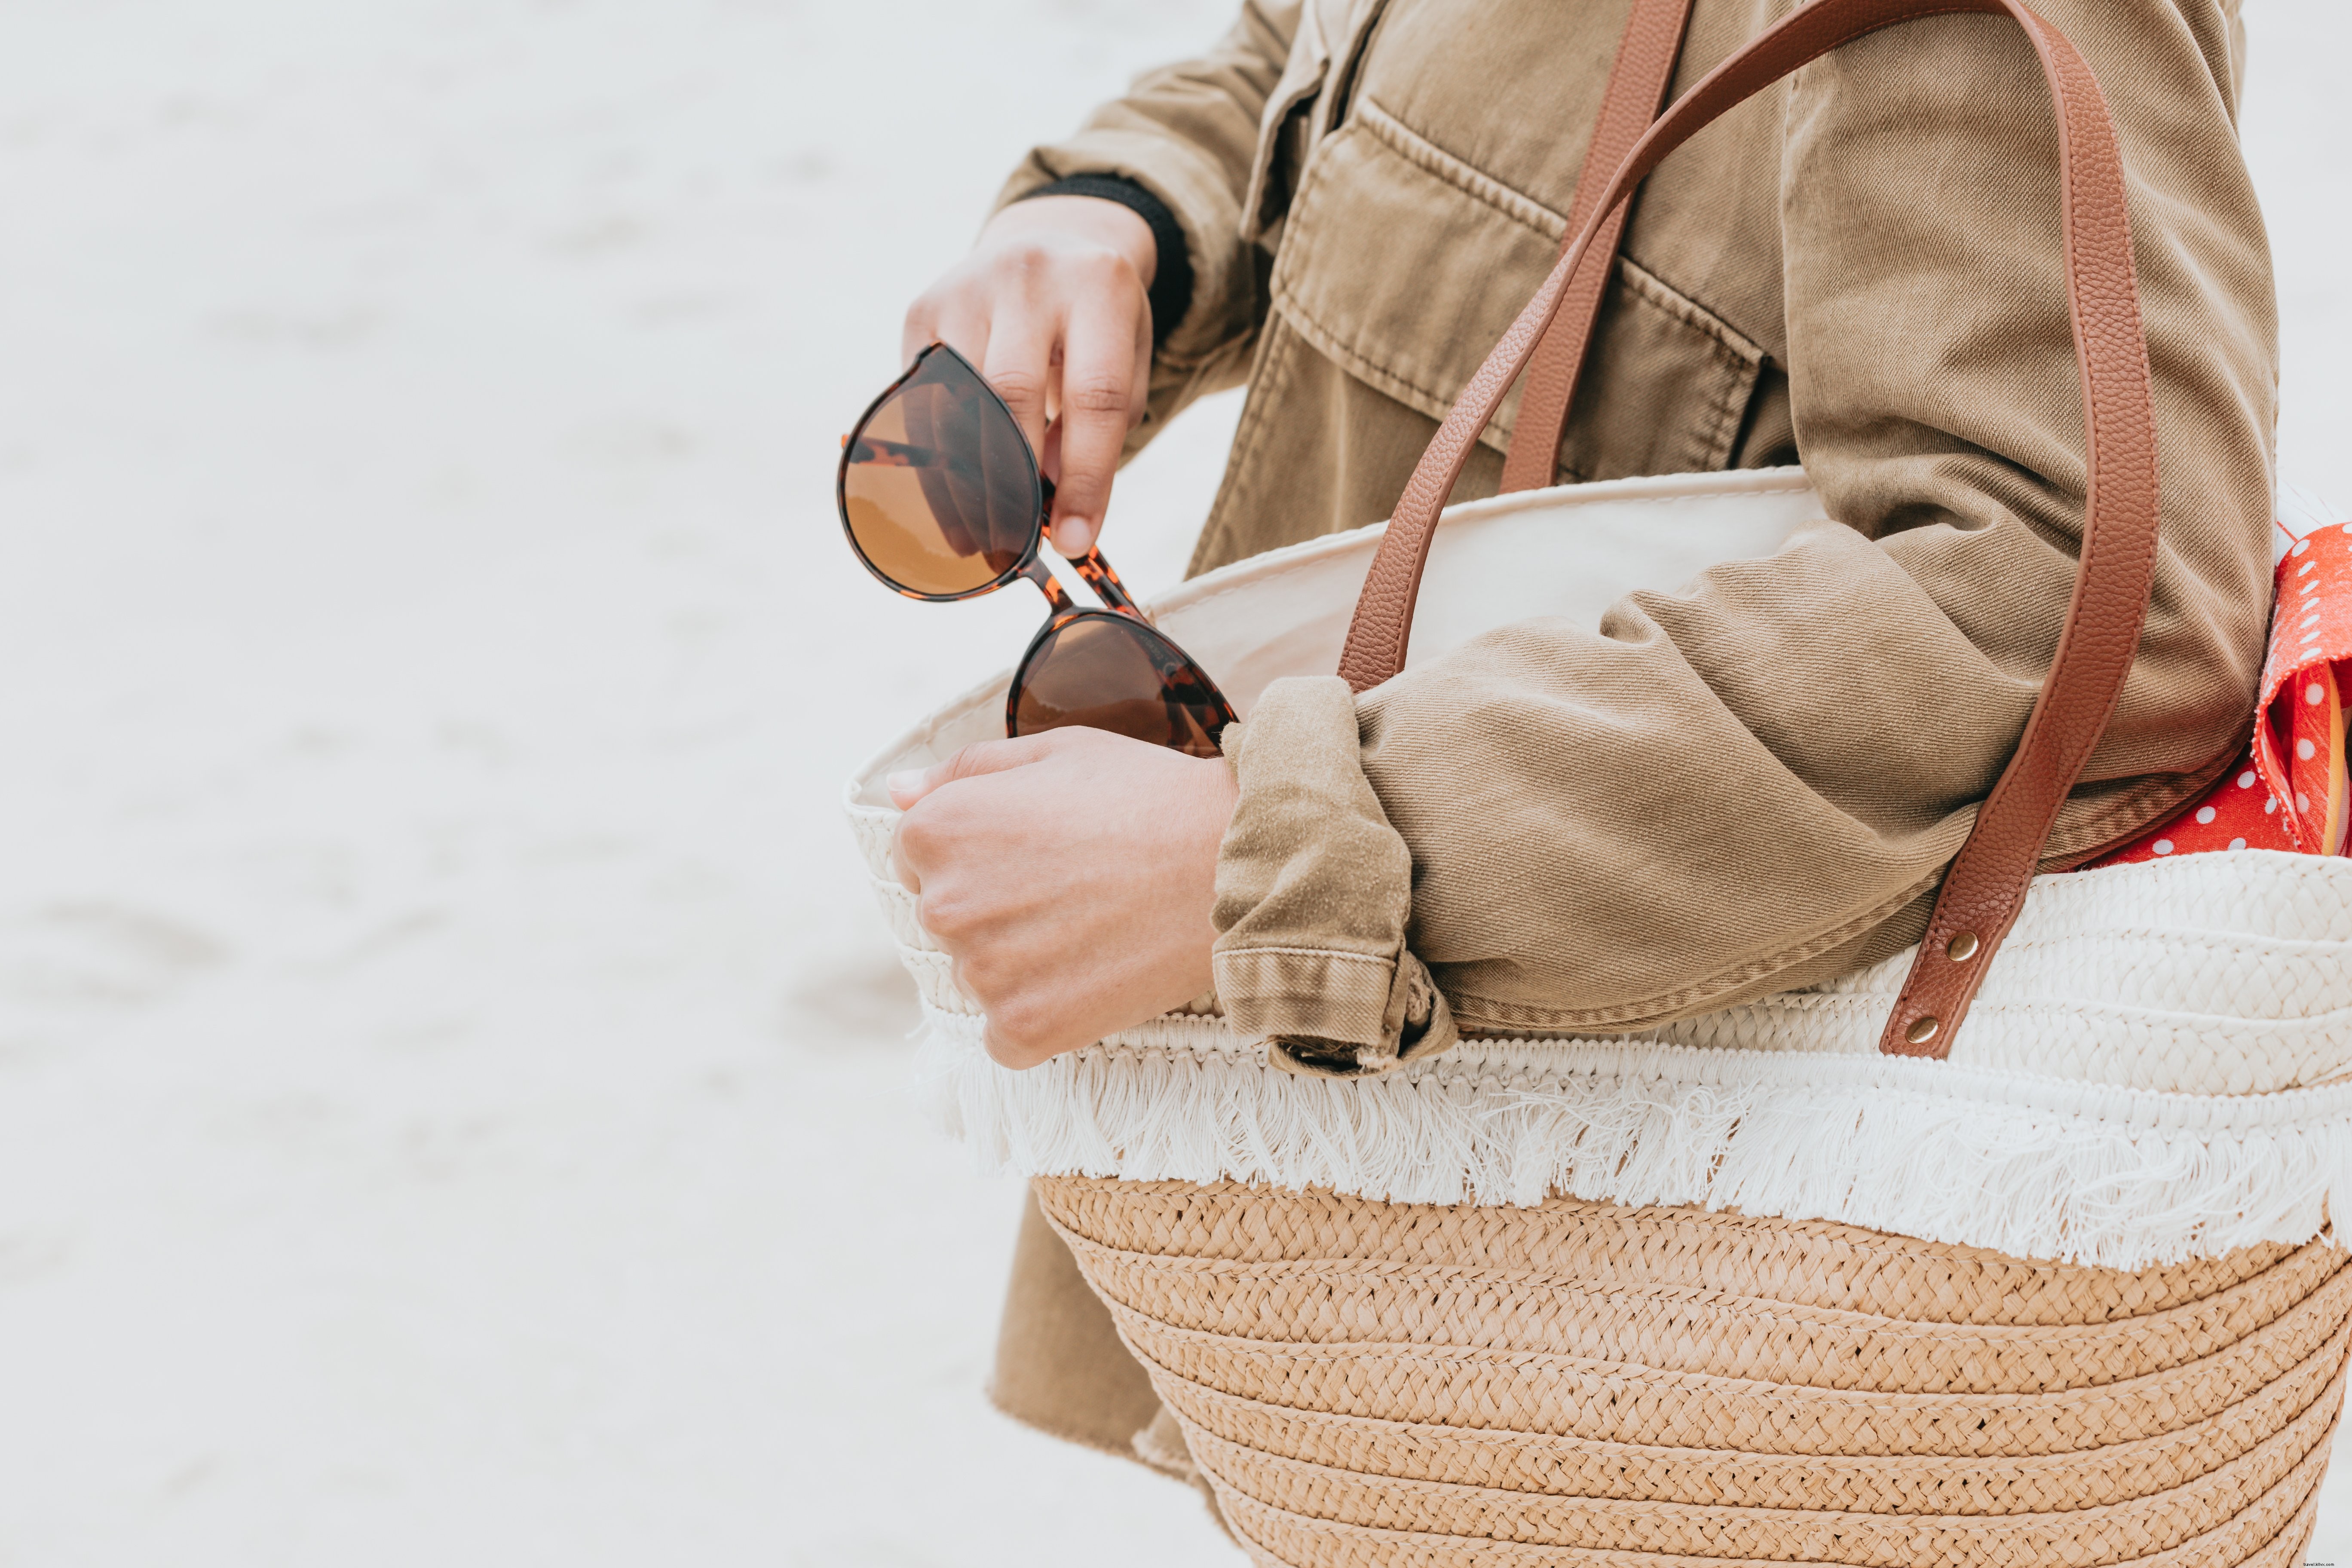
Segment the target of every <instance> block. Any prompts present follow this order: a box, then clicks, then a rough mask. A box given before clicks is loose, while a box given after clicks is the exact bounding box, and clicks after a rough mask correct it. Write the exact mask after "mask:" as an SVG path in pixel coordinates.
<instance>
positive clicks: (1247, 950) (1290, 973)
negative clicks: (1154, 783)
mask: <svg viewBox="0 0 2352 1568" xmlns="http://www.w3.org/2000/svg"><path fill="white" fill-rule="evenodd" d="M1224 750H1225V755H1226V758H1227V760H1228V761H1229V762H1230V763H1231V764H1232V766H1233V770H1234V777H1235V779H1236V780H1237V781H1238V782H1239V784H1240V787H1241V793H1240V798H1239V799H1238V800H1237V801H1236V802H1235V805H1234V816H1233V821H1232V822H1231V824H1230V825H1229V826H1227V827H1226V830H1225V837H1224V842H1223V845H1222V846H1221V847H1220V849H1219V852H1218V857H1217V905H1216V911H1215V916H1214V919H1215V923H1216V927H1217V932H1218V935H1217V943H1216V949H1215V952H1214V956H1213V963H1214V968H1215V973H1216V981H1217V997H1218V1000H1219V1003H1220V1005H1222V1006H1223V1009H1224V1013H1225V1017H1226V1019H1227V1021H1228V1022H1229V1023H1230V1024H1231V1025H1232V1026H1233V1027H1234V1030H1235V1031H1236V1032H1238V1033H1240V1034H1242V1035H1244V1036H1246V1037H1249V1038H1252V1039H1263V1040H1265V1041H1266V1042H1267V1044H1268V1047H1269V1049H1270V1050H1271V1052H1272V1055H1273V1059H1274V1061H1275V1064H1276V1066H1278V1067H1282V1068H1287V1069H1289V1070H1292V1071H1297V1072H1308V1073H1315V1074H1318V1075H1323V1076H1330V1077H1342V1078H1352V1077H1359V1076H1361V1075H1364V1074H1368V1073H1379V1072H1385V1071H1388V1070H1390V1069H1391V1068H1395V1067H1397V1066H1399V1065H1401V1064H1402V1063H1404V1062H1407V1061H1412V1060H1414V1059H1417V1058H1422V1057H1425V1056H1431V1055H1434V1054H1435V1053H1436V1052H1438V1051H1442V1050H1444V1049H1445V1048H1446V1047H1448V1046H1450V1045H1452V1044H1453V1043H1454V1038H1455V1034H1454V1017H1453V1013H1452V1011H1451V1009H1449V1008H1448V1007H1447V1005H1446V1003H1445V998H1444V996H1443V995H1442V994H1440V993H1439V992H1438V989H1437V986H1436V984H1435V983H1434V982H1433V981H1432V979H1431V978H1430V974H1429V971H1428V969H1427V968H1426V967H1425V966H1424V965H1423V963H1422V962H1421V960H1420V959H1418V958H1416V957H1415V956H1414V955H1413V954H1412V952H1410V951H1409V950H1408V949H1407V948H1406V946H1405V925H1406V921H1407V918H1408V916H1409V915H1410V913H1411V910H1412V852H1411V851H1410V850H1408V849H1407V848H1406V847H1405V843H1404V840H1403V839H1402V837H1400V836H1399V835H1398V833H1397V831H1396V829H1395V828H1394V827H1393V826H1391V825H1390V823H1389V819H1388V816H1387V813H1386V812H1384V811H1383V810H1382V809H1381V802H1380V797H1379V796H1378V795H1375V794H1374V793H1373V791H1372V786H1371V784H1370V781H1369V780H1367V779H1366V778H1365V776H1364V770H1363V763H1362V759H1361V756H1360V749H1359V741H1358V733H1357V719H1356V699H1355V694H1354V693H1353V692H1351V691H1349V689H1348V687H1347V684H1346V683H1345V682H1344V681H1341V680H1339V679H1336V678H1334V677H1328V676H1324V677H1312V678H1297V679H1286V680H1277V681H1276V682H1274V683H1273V684H1272V685H1271V686H1269V687H1267V688H1266V689H1265V693H1264V694H1263V695H1262V696H1261V697H1260V698H1259V699H1258V701H1257V705H1256V707H1255V709H1254V710H1252V712H1251V714H1250V717H1249V720H1248V721H1247V722H1246V723H1245V724H1240V725H1234V726H1231V727H1229V728H1228V729H1227V730H1226V731H1225V740H1224Z"/></svg>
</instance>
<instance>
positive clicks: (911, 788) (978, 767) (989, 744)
mask: <svg viewBox="0 0 2352 1568" xmlns="http://www.w3.org/2000/svg"><path fill="white" fill-rule="evenodd" d="M1050 745H1051V742H1050V740H1049V738H1048V737H1047V736H1045V735H1021V736H1017V737H1015V738H1014V739H1013V740H1009V741H977V742H973V743H972V744H971V745H969V746H966V747H965V748H964V749H963V750H962V751H961V752H957V753H956V754H955V755H954V756H952V757H950V758H949V759H948V760H947V761H946V762H944V763H934V764H932V765H931V766H929V767H928V768H908V769H906V770H905V771H904V772H901V773H892V774H891V775H890V776H889V777H888V778H887V779H886V780H885V781H883V782H884V783H885V784H887V787H888V788H889V791H890V804H891V805H895V806H897V807H898V809H899V810H900V811H911V810H913V809H914V806H915V803H916V802H917V801H919V800H920V799H922V798H923V797H924V796H925V795H929V794H930V793H931V792H932V791H933V790H935V789H938V788H939V787H940V785H942V784H953V783H955V782H956V781H957V780H958V779H970V778H978V777H979V776H980V775H981V774H982V773H1003V772H1005V771H1007V770H1008V769H1012V768H1020V767H1026V766H1028V765H1029V764H1030V763H1034V762H1036V761H1038V760H1039V759H1040V758H1042V757H1044V756H1045V752H1047V750H1048V749H1049V748H1050Z"/></svg>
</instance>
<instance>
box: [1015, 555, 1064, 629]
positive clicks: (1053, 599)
mask: <svg viewBox="0 0 2352 1568" xmlns="http://www.w3.org/2000/svg"><path fill="white" fill-rule="evenodd" d="M1021 575H1023V576H1024V577H1026V578H1028V579H1029V581H1031V582H1032V583H1034V584H1037V591H1038V592H1039V593H1041V594H1043V595H1045V606H1046V609H1047V611H1048V613H1049V614H1052V615H1056V616H1062V615H1067V614H1068V613H1069V612H1070V611H1072V610H1075V609H1076V608H1077V607H1078V605H1077V601H1076V600H1075V599H1073V598H1071V597H1070V591H1069V590H1068V589H1067V588H1065V587H1063V586H1062V583H1061V579H1060V578H1058V577H1056V576H1055V575H1054V574H1053V573H1052V572H1050V571H1048V570H1046V567H1045V563H1044V562H1043V561H1041V560H1039V559H1038V558H1037V555H1036V552H1034V551H1032V552H1030V555H1029V559H1028V560H1027V561H1026V562H1024V563H1023V564H1022V567H1021Z"/></svg>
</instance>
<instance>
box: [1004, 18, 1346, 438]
mask: <svg viewBox="0 0 2352 1568" xmlns="http://www.w3.org/2000/svg"><path fill="white" fill-rule="evenodd" d="M1300 4H1301V0H1245V4H1244V5H1243V7H1242V13H1241V16H1240V18H1239V19H1238V20H1236V21H1235V22H1234V25H1233V26H1232V27H1231V28H1230V29H1229V30H1228V31H1227V32H1226V34H1225V36H1224V37H1223V38H1221V39H1219V40H1218V42H1217V43H1216V45H1215V46H1214V47H1212V48H1211V49H1210V50H1209V51H1208V52H1207V53H1206V54H1204V55H1202V56H1201V57H1200V58H1197V59H1192V60H1187V61H1184V62H1183V63H1181V64H1178V65H1172V66H1168V67H1165V68H1161V69H1159V70H1154V71H1150V72H1147V73H1146V74H1144V75H1143V76H1141V77H1139V78H1137V79H1136V80H1135V82H1134V84H1133V85H1132V86H1131V87H1130V88H1129V89H1128V91H1127V94H1126V96H1124V97H1122V98H1117V99H1113V100H1111V101H1110V102H1108V103H1106V104H1104V105H1102V106H1101V107H1100V108H1099V109H1097V110H1095V111H1094V112H1093V113H1092V114H1091V115H1089V116H1087V121H1086V122H1085V124H1083V125H1081V126H1080V127H1079V128H1078V130H1077V132H1076V133H1075V134H1074V135H1072V136H1070V137H1068V138H1067V139H1066V140H1065V141H1061V142H1055V143H1053V144H1051V145H1049V146H1044V147H1038V148H1035V149H1034V150H1032V151H1031V153H1030V154H1029V156H1028V157H1027V158H1026V159H1024V161H1023V162H1022V164H1021V166H1020V167H1019V168H1018V169H1016V170H1014V171H1013V177H1012V178H1011V179H1010V180H1008V181H1007V182H1006V183H1005V186H1004V189H1003V191H1002V192H1001V193H999V195H998V198H997V205H998V206H999V207H1000V208H1001V207H1003V205H1006V204H1008V203H1011V202H1015V201H1018V200H1020V199H1021V198H1022V197H1023V196H1024V195H1029V194H1030V193H1031V192H1033V191H1035V190H1036V189H1037V188H1038V187H1040V186H1042V185H1046V184H1052V183H1053V182H1055V181H1056V180H1061V179H1066V178H1069V177H1071V176H1073V175H1079V174H1116V175H1118V176H1120V177H1122V178H1125V179H1129V180H1132V181H1134V182H1135V183H1136V184H1139V185H1141V186H1143V187H1144V188H1145V189H1146V190H1148V191H1150V193H1151V194H1152V195H1155V196H1157V197H1158V198H1159V199H1160V202H1161V203H1163V204H1164V205H1166V206H1167V208H1168V210H1169V211H1170V212H1171V214H1173V215H1174V216H1175V218H1176V220H1177V222H1178V223H1179V224H1180V225H1181V226H1182V228H1183V231H1184V238H1185V249H1186V253H1187V256H1188V258H1190V260H1191V262H1192V301H1191V305H1190V307H1189V308H1188V309H1187V310H1185V312H1184V316H1183V319H1182V320H1181V321H1178V322H1176V323H1175V324H1174V325H1172V326H1170V325H1168V324H1167V323H1155V328H1156V329H1157V330H1156V331H1155V335H1156V336H1157V337H1158V339H1159V348H1158V351H1157V353H1155V355H1154V358H1153V363H1152V376H1151V394H1150V404H1149V405H1148V408H1147V411H1146V415H1145V418H1144V422H1143V424H1142V426H1139V428H1138V429H1137V430H1136V431H1135V432H1134V434H1133V435H1132V436H1131V437H1129V452H1130V453H1132V452H1133V451H1134V450H1135V449H1136V448H1137V447H1140V446H1141V445H1142V443H1143V442H1145V441H1147V440H1149V439H1150V437H1152V436H1153V435H1155V434H1157V433H1158V431H1159V429H1160V426H1163V425H1165V424H1166V423H1167V421H1168V420H1169V419H1170V418H1171V417H1172V416H1174V415H1175V414H1176V412H1177V411H1178V410H1179V409H1181V407H1183V406H1184V405H1186V404H1187V403H1190V402H1191V401H1192V399H1193V398H1195V397H1198V396H1201V395H1204V394H1206V393H1209V392H1213V391H1216V390H1218V389H1220V388H1222V387H1225V386H1231V385H1234V384H1237V383H1238V382H1239V381H1240V379H1241V377H1242V375H1243V374H1244V371H1245V370H1246V368H1247V365H1248V359H1249V347H1250V344H1251V342H1252V341H1253V340H1254V339H1255V334H1256V331H1257V325H1258V321H1259V320H1260V319H1261V317H1262V314H1263V311H1262V310H1261V308H1260V303H1259V300H1258V297H1257V296H1258V268H1257V264H1256V261H1255V256H1254V253H1255V249H1256V247H1255V245H1254V244H1253V243H1251V242H1250V241H1248V240H1247V239H1246V238H1245V237H1244V226H1243V222H1242V211H1243V203H1244V197H1245V196H1246V195H1247V193H1248V190H1249V186H1250V180H1251V174H1252V172H1253V169H1254V167H1255V159H1256V154H1257V149H1258V145H1259V140H1260V138H1259V126H1260V122H1261V121H1262V120H1263V119H1264V118H1265V112H1266V108H1267V104H1268V102H1269V100H1271V98H1272V95H1273V93H1274V90H1275V88H1276V84H1277V82H1279V80H1280V79H1281V77H1282V73H1283V67H1284V65H1285V62H1286V60H1287V58H1288V57H1289V55H1290V49H1291V42H1292V39H1293V37H1294V36H1295V35H1296V33H1297V28H1298V23H1299V9H1300Z"/></svg>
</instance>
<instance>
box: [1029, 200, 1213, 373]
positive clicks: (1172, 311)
mask: <svg viewBox="0 0 2352 1568" xmlns="http://www.w3.org/2000/svg"><path fill="white" fill-rule="evenodd" d="M1035 196H1094V197H1097V198H1098V199H1100V200H1102V201H1107V202H1117V203H1118V205H1121V206H1123V207H1126V208H1127V209H1128V210H1129V211H1130V212H1132V213H1134V214H1135V216H1138V217H1139V218H1141V219H1142V220H1143V221H1144V222H1145V223H1147V224H1150V226H1151V242H1152V244H1153V245H1154V246H1156V247H1158V248H1159V251H1160V260H1159V262H1158V264H1157V265H1156V266H1155V267H1154V268H1153V270H1152V274H1151V345H1152V347H1154V348H1158V347H1159V346H1160V344H1161V343H1162V342H1166V341H1167V339H1168V334H1169V333H1170V332H1171V331H1174V330H1175V328H1176V323H1177V322H1179V321H1182V320H1183V319H1184V312H1185V311H1187V310H1191V309H1192V257H1191V255H1189V254H1188V253H1187V252H1186V250H1185V247H1184V226H1183V225H1181V224H1180V223H1178V222H1177V221H1176V215H1175V214H1174V213H1172V212H1170V211H1169V210H1168V205H1167V204H1166V203H1165V202H1163V201H1161V200H1160V198H1159V197H1158V196H1155V195H1152V194H1151V193H1150V191H1148V190H1146V189H1144V188H1143V187H1142V186H1141V185H1139V184H1136V183H1135V182H1134V181H1133V180H1130V179H1129V178H1127V177H1126V176H1125V175H1123V174H1072V175H1071V176H1070V177H1069V178H1068V179H1066V180H1055V182H1054V183H1053V184H1050V185H1040V186H1038V187H1037V188H1036V189H1035V190H1034V191H1029V192H1026V193H1024V195H1022V196H1021V198H1020V199H1021V200H1023V201H1024V202H1025V201H1028V200H1030V199H1031V198H1032V197H1035Z"/></svg>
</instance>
